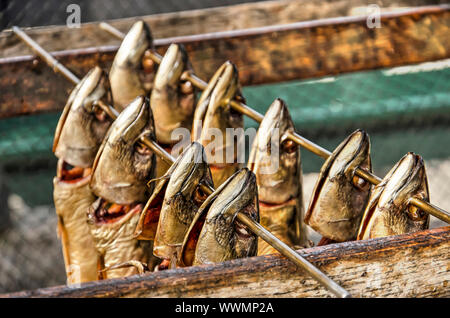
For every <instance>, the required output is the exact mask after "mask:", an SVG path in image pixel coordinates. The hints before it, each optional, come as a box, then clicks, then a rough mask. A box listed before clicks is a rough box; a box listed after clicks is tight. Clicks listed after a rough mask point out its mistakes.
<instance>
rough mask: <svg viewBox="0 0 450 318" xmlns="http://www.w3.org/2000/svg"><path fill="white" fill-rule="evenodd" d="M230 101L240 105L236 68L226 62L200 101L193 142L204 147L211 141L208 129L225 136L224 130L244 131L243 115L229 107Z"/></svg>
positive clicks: (240, 97) (241, 98)
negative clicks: (240, 129)
mask: <svg viewBox="0 0 450 318" xmlns="http://www.w3.org/2000/svg"><path fill="white" fill-rule="evenodd" d="M232 99H237V100H242V101H243V97H242V94H241V90H240V84H239V74H238V71H237V68H236V66H235V65H234V64H233V63H231V62H229V61H227V62H225V63H224V64H223V65H222V66H221V67H220V68H219V69H218V70H217V71H216V73H215V74H214V76H213V77H212V78H211V80H210V81H209V83H208V86H207V87H206V89H205V90H204V91H203V93H202V95H201V96H200V98H199V101H198V103H197V108H196V110H195V114H194V125H193V132H192V134H193V140H196V141H200V142H201V143H202V144H203V145H204V146H206V145H207V144H208V143H209V141H210V138H208V134H209V132H208V129H210V128H213V129H214V128H215V129H219V130H220V131H221V132H222V133H223V135H224V136H225V135H226V133H225V132H226V128H241V127H243V125H244V121H243V116H242V114H240V113H238V112H237V111H235V110H234V109H232V108H231V106H230V103H229V102H230V101H231V100H232ZM224 142H226V140H225V138H224ZM210 159H211V158H208V160H210Z"/></svg>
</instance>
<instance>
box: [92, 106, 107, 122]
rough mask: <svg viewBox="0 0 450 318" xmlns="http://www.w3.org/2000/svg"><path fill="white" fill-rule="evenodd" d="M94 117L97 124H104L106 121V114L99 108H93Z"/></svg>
mask: <svg viewBox="0 0 450 318" xmlns="http://www.w3.org/2000/svg"><path fill="white" fill-rule="evenodd" d="M94 115H95V118H96V119H97V120H98V121H99V122H104V121H105V120H106V113H105V112H104V111H103V109H101V108H100V107H95V108H94Z"/></svg>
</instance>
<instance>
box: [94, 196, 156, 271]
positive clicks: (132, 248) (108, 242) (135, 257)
mask: <svg viewBox="0 0 450 318" xmlns="http://www.w3.org/2000/svg"><path fill="white" fill-rule="evenodd" d="M107 204H108V202H106V201H105V200H103V199H102V198H98V199H97V200H96V201H95V202H94V203H93V204H92V205H91V206H90V207H89V209H88V210H87V211H88V223H89V228H90V233H91V235H92V237H93V238H94V241H95V246H96V249H97V250H98V254H99V255H100V260H99V262H98V264H96V265H97V267H98V270H99V271H102V270H104V269H105V268H107V267H112V266H114V265H118V264H121V263H124V262H128V261H138V262H141V263H144V264H146V265H148V267H149V268H153V267H154V266H155V260H154V259H152V256H151V250H152V243H153V242H151V241H139V240H137V239H135V238H134V235H133V234H134V230H135V228H136V224H137V222H138V220H139V214H140V212H141V211H142V208H143V205H142V204H135V205H132V206H131V207H130V210H129V211H128V212H127V213H126V214H124V215H123V216H122V217H119V218H114V219H112V221H109V220H108V219H106V220H104V219H102V217H101V216H99V215H100V214H102V210H103V209H104V208H105V206H106V205H107ZM136 274H139V271H138V269H137V268H136V267H123V268H116V269H110V270H108V271H105V272H103V273H101V272H100V273H99V279H109V278H118V277H125V276H130V275H136Z"/></svg>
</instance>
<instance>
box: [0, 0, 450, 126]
mask: <svg viewBox="0 0 450 318" xmlns="http://www.w3.org/2000/svg"><path fill="white" fill-rule="evenodd" d="M449 8H450V6H449V5H443V6H432V7H423V8H420V9H412V10H409V11H406V12H403V13H387V14H384V15H382V18H381V25H382V27H381V28H378V29H369V28H367V26H366V18H364V17H348V18H336V19H326V20H316V21H308V22H299V23H295V24H289V25H283V26H270V27H263V28H256V29H247V30H238V31H228V32H219V33H208V34H202V35H193V36H185V37H176V38H169V39H164V40H160V41H157V43H156V44H157V48H158V51H159V52H160V53H164V52H165V50H166V48H167V46H168V45H169V44H170V43H171V42H178V43H183V44H184V45H185V46H186V49H187V51H188V54H189V56H190V59H191V61H192V64H193V66H194V70H195V72H196V73H197V75H199V76H200V77H201V78H203V79H205V80H208V79H209V78H210V77H211V76H212V74H213V73H214V72H215V71H216V69H217V68H218V67H219V66H220V65H221V64H222V63H223V62H224V61H226V60H231V61H232V62H234V63H235V64H236V65H237V67H238V69H239V75H240V81H241V84H242V85H253V84H262V83H274V82H280V81H288V80H294V79H303V78H312V77H318V76H324V75H333V74H340V73H345V72H354V71H360V70H369V69H376V68H382V67H393V66H399V65H406V64H412V63H420V62H426V61H433V60H439V59H445V58H449V57H450V41H448V34H449V31H450V10H449ZM116 49H117V47H116V46H112V47H111V46H108V47H96V48H89V49H82V50H72V51H63V52H57V53H55V54H54V55H55V57H57V59H58V60H59V61H60V62H61V63H63V64H64V65H66V66H67V67H68V68H69V69H70V70H72V71H73V72H74V73H75V74H76V75H77V76H79V77H81V76H83V75H84V74H86V73H87V71H88V70H89V69H90V68H92V67H93V66H95V65H97V64H98V65H100V66H101V67H104V68H109V67H110V65H111V62H112V60H113V57H114V54H115V51H116ZM71 87H72V86H71V84H70V83H68V82H67V81H66V80H65V79H63V78H62V76H61V75H55V74H53V71H52V70H51V69H50V68H49V67H47V66H46V65H45V64H44V63H43V62H39V60H37V59H34V57H33V56H23V57H17V58H6V59H0V118H3V117H11V116H17V115H23V114H30V113H35V112H42V111H56V110H60V109H61V108H62V107H63V105H64V104H65V101H66V98H67V96H68V92H69V90H70V89H71ZM250 106H251V105H250ZM294 107H295V105H294Z"/></svg>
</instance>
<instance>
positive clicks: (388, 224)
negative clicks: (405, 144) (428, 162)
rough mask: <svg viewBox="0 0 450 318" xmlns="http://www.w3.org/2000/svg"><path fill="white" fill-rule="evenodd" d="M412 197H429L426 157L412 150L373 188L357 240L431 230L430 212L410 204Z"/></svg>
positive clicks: (425, 198)
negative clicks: (429, 227)
mask: <svg viewBox="0 0 450 318" xmlns="http://www.w3.org/2000/svg"><path fill="white" fill-rule="evenodd" d="M411 198H418V199H421V200H424V201H426V202H429V200H430V196H429V190H428V180H427V175H426V171H425V165H424V162H423V159H422V157H421V156H419V155H416V154H414V153H412V152H410V153H407V154H406V155H405V156H404V157H403V158H402V159H400V161H399V162H397V164H396V165H395V166H394V167H393V168H392V169H391V170H390V171H389V172H388V174H387V175H386V176H385V177H384V179H383V181H382V182H381V183H379V184H378V185H377V186H375V187H374V189H373V190H372V194H371V196H370V199H369V203H368V204H367V207H366V209H365V211H364V216H363V220H362V222H361V225H360V228H359V232H358V240H364V239H370V238H376V237H384V236H390V235H400V234H406V233H412V232H417V231H421V230H425V229H428V226H429V222H430V217H429V215H428V214H426V213H425V212H423V211H421V210H419V209H417V208H415V207H414V206H409V205H408V202H409V200H410V199H411Z"/></svg>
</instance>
